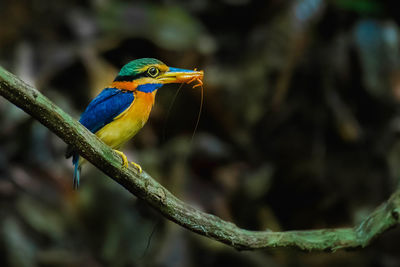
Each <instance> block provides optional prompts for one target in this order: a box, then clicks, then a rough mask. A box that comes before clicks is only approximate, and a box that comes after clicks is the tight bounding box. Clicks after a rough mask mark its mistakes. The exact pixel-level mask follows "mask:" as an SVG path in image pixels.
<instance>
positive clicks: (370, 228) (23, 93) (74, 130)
mask: <svg viewBox="0 0 400 267" xmlns="http://www.w3.org/2000/svg"><path fill="white" fill-rule="evenodd" d="M0 94H1V95H2V96H4V97H5V98H6V99H8V100H9V101H10V102H12V103H14V104H15V105H16V106H18V107H20V108H21V109H23V110H24V111H25V112H27V113H28V114H30V115H31V116H32V117H34V118H35V119H37V120H38V121H40V122H41V123H42V124H43V125H44V126H46V127H47V128H48V129H50V131H52V132H54V133H55V134H57V135H58V136H59V137H60V138H61V139H63V140H64V141H65V142H66V143H67V144H69V145H73V146H74V147H75V148H76V149H77V151H79V153H80V154H81V155H82V156H83V157H85V158H86V159H87V160H89V161H90V162H91V163H92V164H93V165H95V166H96V167H97V168H99V169H100V170H101V171H103V172H104V173H106V174H107V175H108V176H109V177H111V178H112V179H113V180H115V181H116V182H117V183H119V184H120V185H122V186H123V187H125V188H126V189H127V190H128V191H129V192H131V193H132V194H134V195H136V196H137V197H139V198H141V199H143V200H144V201H146V202H147V203H149V204H150V205H151V206H153V207H154V208H155V209H156V210H158V211H159V212H160V213H161V214H162V215H164V216H165V217H166V218H168V219H170V220H172V221H174V222H176V223H177V224H179V225H181V226H183V227H185V228H187V229H189V230H191V231H193V232H196V233H198V234H200V235H203V236H206V237H209V238H212V239H215V240H218V241H220V242H223V243H225V244H227V245H229V246H232V247H234V248H236V249H240V250H252V249H262V248H276V247H294V248H298V249H301V250H306V251H311V250H317V251H335V250H338V249H345V248H356V247H365V246H367V245H368V244H369V243H370V242H371V240H373V239H374V238H376V237H377V236H379V235H380V234H382V233H383V232H384V231H386V230H388V229H389V228H392V227H394V226H396V225H397V224H399V217H400V190H398V191H396V192H395V193H394V194H393V195H392V196H391V197H390V198H389V200H388V201H386V202H385V203H383V204H382V205H380V206H379V207H378V208H377V209H376V210H375V211H374V212H373V213H372V214H370V215H369V216H368V217H367V218H366V219H365V220H364V221H363V222H362V223H361V224H360V225H358V226H355V227H354V228H342V229H321V230H309V231H286V232H272V231H248V230H244V229H240V228H239V227H237V226H236V225H235V224H233V223H230V222H227V221H224V220H222V219H220V218H218V217H216V216H214V215H211V214H207V213H204V212H201V211H199V210H196V209H194V208H193V207H191V206H189V205H188V204H186V203H184V202H182V201H181V200H179V199H178V198H176V197H175V196H174V195H172V194H171V193H170V192H169V191H168V190H167V189H165V188H164V187H163V186H162V185H160V184H159V183H158V182H157V181H155V180H154V179H153V178H152V177H151V176H150V175H148V174H147V173H146V172H143V173H142V174H139V173H138V172H137V171H136V169H135V168H134V167H132V166H130V167H129V168H124V167H122V162H121V158H120V156H119V155H118V154H116V153H115V152H114V151H113V150H112V149H111V148H110V147H108V146H107V145H105V144H104V143H103V142H102V141H100V140H99V139H98V138H97V137H96V136H95V135H94V134H92V133H91V132H89V131H88V130H87V129H86V128H85V127H84V126H82V125H81V124H80V123H79V122H77V121H76V120H74V119H73V118H71V116H69V115H68V114H66V113H65V112H64V111H63V110H61V109H60V108H59V107H58V106H56V105H55V104H53V103H52V102H51V101H50V100H49V99H47V98H46V97H45V96H43V95H42V94H41V93H40V92H39V91H38V90H36V89H35V88H33V87H32V86H29V85H27V84H26V83H24V82H23V81H21V80H20V79H19V78H18V77H16V76H14V75H13V74H11V73H9V72H7V71H6V70H5V69H3V68H2V67H0Z"/></svg>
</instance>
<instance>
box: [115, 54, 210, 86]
mask: <svg viewBox="0 0 400 267" xmlns="http://www.w3.org/2000/svg"><path fill="white" fill-rule="evenodd" d="M203 75H204V73H203V71H197V70H186V69H178V68H172V67H168V66H167V65H165V64H164V63H163V62H161V61H160V60H158V59H154V58H141V59H136V60H133V61H131V62H129V63H128V64H126V65H125V66H123V67H122V69H121V71H120V72H119V74H118V76H117V77H116V78H115V80H114V82H113V86H115V87H116V88H120V89H126V90H138V91H142V92H146V93H150V92H153V91H155V90H157V89H158V88H160V87H161V86H163V85H164V84H167V83H190V82H192V81H195V80H200V81H201V80H202V79H203Z"/></svg>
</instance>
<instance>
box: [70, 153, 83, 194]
mask: <svg viewBox="0 0 400 267" xmlns="http://www.w3.org/2000/svg"><path fill="white" fill-rule="evenodd" d="M72 163H73V164H74V179H73V186H74V189H78V187H79V180H80V176H81V168H80V167H79V155H78V154H74V156H73V158H72Z"/></svg>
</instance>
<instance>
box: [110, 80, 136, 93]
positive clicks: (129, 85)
mask: <svg viewBox="0 0 400 267" xmlns="http://www.w3.org/2000/svg"><path fill="white" fill-rule="evenodd" d="M110 87H112V88H117V89H120V90H128V91H135V90H136V88H137V87H138V84H137V83H136V82H113V83H112V84H111V86H110Z"/></svg>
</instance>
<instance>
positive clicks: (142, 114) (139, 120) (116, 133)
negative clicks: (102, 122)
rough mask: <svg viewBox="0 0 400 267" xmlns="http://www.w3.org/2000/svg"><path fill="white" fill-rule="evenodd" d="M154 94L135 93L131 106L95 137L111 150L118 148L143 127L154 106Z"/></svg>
mask: <svg viewBox="0 0 400 267" xmlns="http://www.w3.org/2000/svg"><path fill="white" fill-rule="evenodd" d="M155 94H156V92H152V93H143V92H140V91H137V92H135V99H134V100H133V102H132V104H131V105H130V106H129V107H128V108H127V109H126V110H125V111H123V112H122V113H121V114H120V115H118V116H117V117H115V119H114V120H113V121H112V122H111V123H109V124H107V125H106V126H104V127H103V128H102V129H101V130H99V131H98V132H97V133H96V135H97V136H98V137H99V138H100V139H101V140H103V142H105V143H106V144H107V145H109V146H111V147H112V148H116V149H117V148H119V147H120V146H122V145H123V144H124V143H125V142H127V141H128V140H129V139H131V138H132V137H133V136H135V135H136V133H137V132H138V131H139V130H140V129H141V128H142V127H143V126H144V125H145V123H146V122H147V119H148V118H149V115H150V111H151V109H152V107H153V104H154V99H155Z"/></svg>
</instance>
